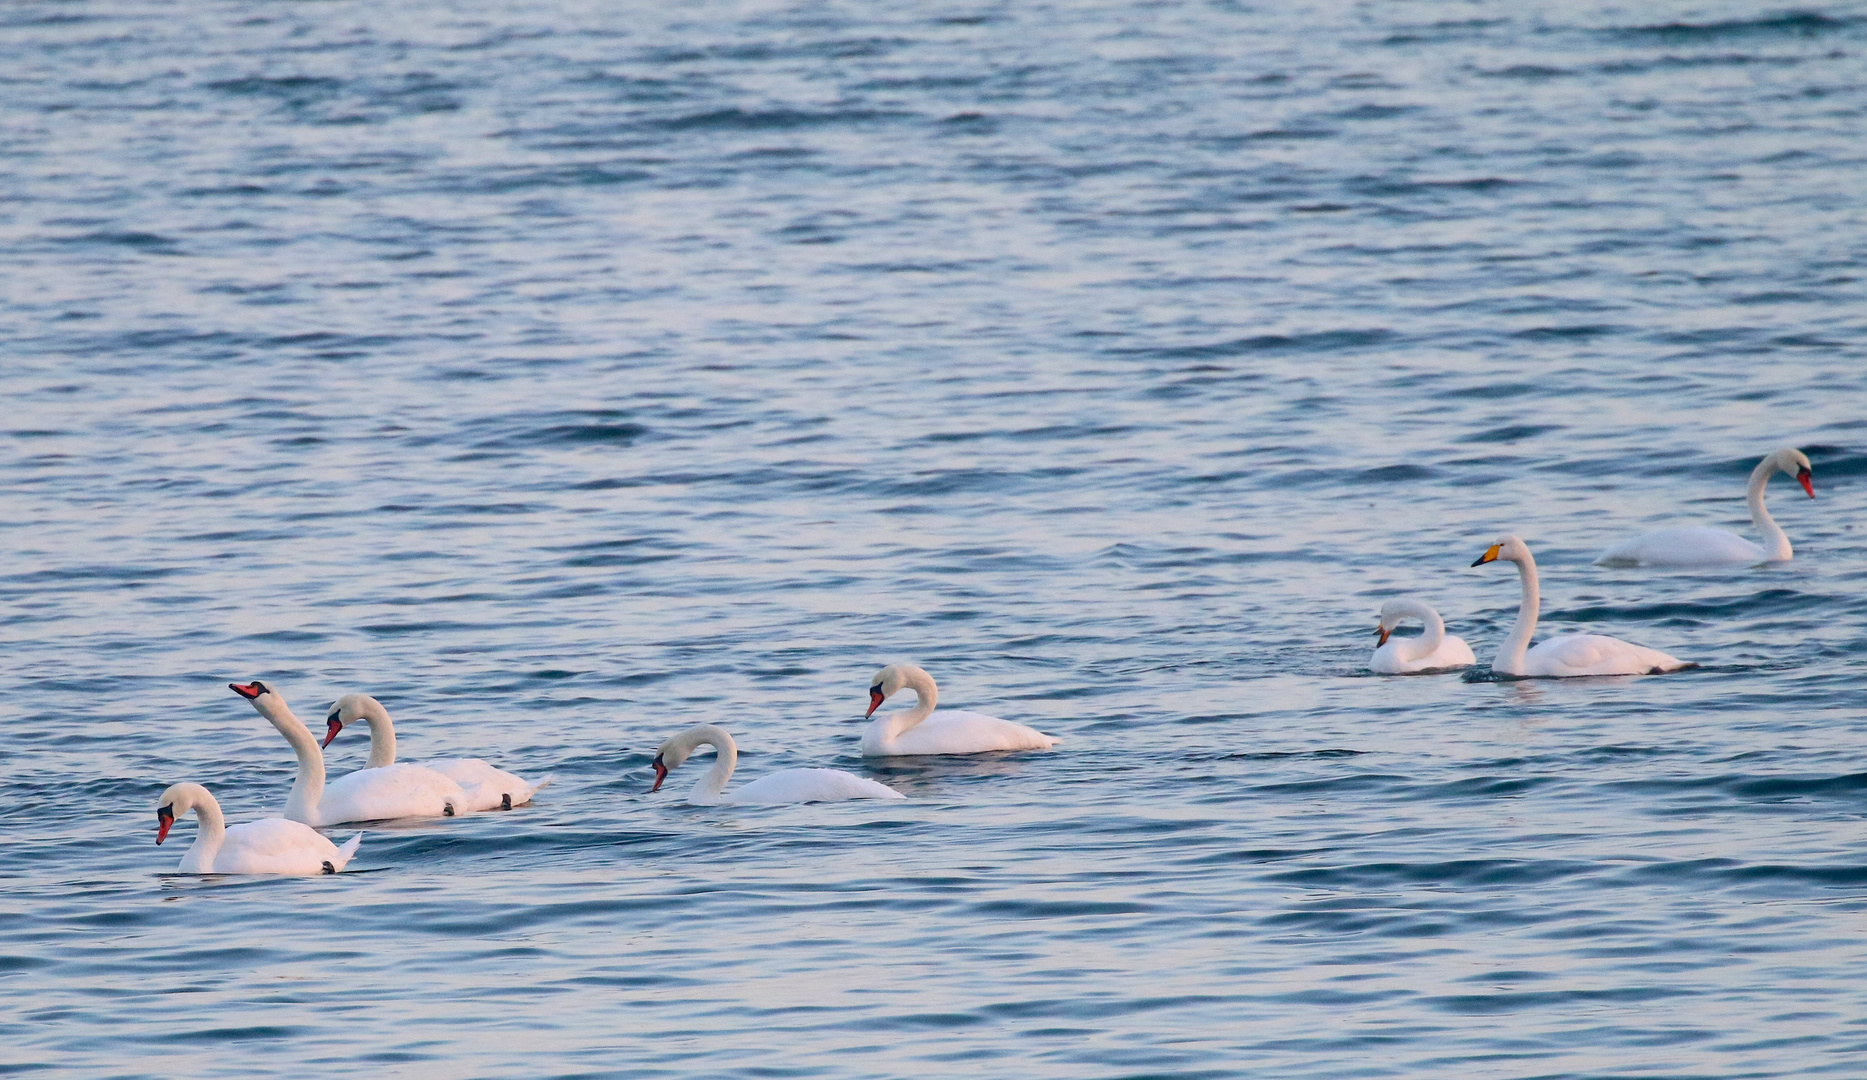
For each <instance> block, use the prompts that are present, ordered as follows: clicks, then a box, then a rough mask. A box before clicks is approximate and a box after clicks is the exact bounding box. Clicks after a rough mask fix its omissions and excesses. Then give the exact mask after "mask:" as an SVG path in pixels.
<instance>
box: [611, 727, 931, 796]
mask: <svg viewBox="0 0 1867 1080" xmlns="http://www.w3.org/2000/svg"><path fill="white" fill-rule="evenodd" d="M702 746H711V747H712V748H713V753H714V757H713V767H712V768H710V769H708V770H707V771H706V772H705V773H704V774H702V775H701V777H700V779H699V780H698V781H696V782H695V783H694V790H692V791H690V792H688V793H687V801H688V802H690V803H695V804H697V805H701V806H712V805H717V804H720V803H728V804H736V805H741V806H759V805H763V806H772V805H776V804H778V803H803V802H842V801H843V800H845V799H905V798H907V796H905V795H903V794H901V793H900V792H899V791H896V790H895V789H894V788H891V787H889V786H887V785H886V784H878V783H876V782H875V781H873V780H865V779H863V778H862V777H860V776H856V775H855V774H853V773H846V772H844V771H842V770H841V769H785V770H782V771H780V772H775V773H772V774H771V775H769V776H761V777H759V778H758V779H757V780H754V781H752V782H751V783H750V784H747V785H745V786H744V787H742V788H740V789H739V790H738V791H735V792H733V793H732V794H731V795H728V794H726V793H725V792H726V781H728V780H730V779H732V775H733V767H734V766H736V765H737V764H738V763H739V747H738V746H737V745H736V744H735V743H734V742H733V737H732V736H731V735H729V734H727V732H726V729H725V728H722V727H718V726H716V725H714V724H700V725H698V726H696V727H691V728H688V729H687V730H686V731H683V732H681V733H680V734H679V735H676V736H674V737H673V738H672V739H669V740H668V741H667V742H664V743H662V744H661V749H659V750H657V751H655V786H654V787H652V788H649V789H648V790H649V791H651V792H655V791H660V790H661V782H662V781H663V780H666V779H667V778H668V773H670V772H672V771H673V770H675V769H678V768H680V767H681V763H682V762H685V761H686V760H687V757H688V755H689V754H692V753H693V752H694V751H695V750H696V749H698V748H699V747H702Z"/></svg>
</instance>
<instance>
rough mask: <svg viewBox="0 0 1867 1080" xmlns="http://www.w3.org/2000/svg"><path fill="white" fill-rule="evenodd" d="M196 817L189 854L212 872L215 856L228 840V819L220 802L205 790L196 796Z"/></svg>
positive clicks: (197, 863)
mask: <svg viewBox="0 0 1867 1080" xmlns="http://www.w3.org/2000/svg"><path fill="white" fill-rule="evenodd" d="M194 819H195V826H196V828H195V837H194V845H193V846H192V847H190V848H189V849H188V855H189V857H190V858H192V859H193V860H194V861H195V865H197V866H200V867H202V868H203V870H204V871H206V872H212V870H213V868H214V856H216V855H218V854H220V846H221V845H222V844H224V843H226V841H227V819H226V817H225V816H224V815H222V814H221V812H220V803H219V802H218V801H217V800H216V799H215V798H214V796H212V795H210V794H208V793H207V792H206V791H205V790H203V791H202V792H200V793H199V794H197V795H196V796H195V801H194Z"/></svg>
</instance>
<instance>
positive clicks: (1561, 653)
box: [1472, 536, 1692, 679]
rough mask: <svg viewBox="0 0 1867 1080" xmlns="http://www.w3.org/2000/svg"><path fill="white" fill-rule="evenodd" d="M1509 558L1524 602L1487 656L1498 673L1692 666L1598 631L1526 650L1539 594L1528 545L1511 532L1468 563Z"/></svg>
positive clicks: (1549, 674)
mask: <svg viewBox="0 0 1867 1080" xmlns="http://www.w3.org/2000/svg"><path fill="white" fill-rule="evenodd" d="M1499 560H1502V561H1505V562H1514V563H1516V564H1517V576H1518V578H1519V579H1520V580H1521V581H1522V583H1523V603H1522V604H1521V605H1520V606H1519V607H1518V609H1517V625H1515V626H1513V627H1511V631H1510V636H1509V637H1507V638H1505V639H1504V643H1503V644H1502V645H1499V646H1498V650H1497V656H1495V657H1493V658H1492V660H1491V670H1492V671H1494V672H1496V673H1497V674H1499V675H1515V676H1518V677H1521V678H1542V679H1562V678H1571V677H1574V676H1578V675H1657V674H1659V673H1660V672H1663V671H1678V670H1679V669H1680V668H1685V667H1691V666H1692V665H1691V664H1689V663H1687V662H1686V661H1684V660H1680V659H1679V658H1677V657H1674V656H1668V655H1666V654H1665V653H1663V652H1660V651H1659V650H1658V649H1649V648H1647V647H1645V646H1643V645H1635V644H1633V643H1631V642H1627V641H1622V640H1621V639H1620V638H1612V637H1607V636H1605V635H1602V634H1564V635H1562V636H1560V637H1553V638H1550V639H1549V640H1547V641H1545V642H1543V643H1542V644H1541V645H1538V646H1537V647H1536V648H1534V649H1531V648H1529V644H1530V635H1531V634H1533V633H1535V632H1536V617H1537V609H1538V608H1539V607H1540V606H1541V605H1542V599H1543V594H1542V592H1541V590H1540V589H1539V587H1538V584H1537V576H1536V559H1535V558H1534V557H1533V556H1531V554H1530V547H1529V545H1527V544H1525V543H1524V542H1523V541H1522V540H1519V539H1518V538H1517V537H1515V536H1505V537H1502V538H1500V539H1499V540H1498V542H1497V543H1495V544H1492V545H1491V546H1490V547H1489V548H1488V549H1486V551H1485V553H1484V554H1483V555H1480V556H1478V558H1477V559H1475V560H1473V562H1472V565H1473V566H1483V565H1484V564H1485V563H1488V562H1496V561H1499Z"/></svg>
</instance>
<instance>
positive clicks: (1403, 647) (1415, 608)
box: [1368, 597, 1478, 675]
mask: <svg viewBox="0 0 1867 1080" xmlns="http://www.w3.org/2000/svg"><path fill="white" fill-rule="evenodd" d="M1405 619H1418V620H1420V621H1421V622H1423V623H1425V624H1426V633H1424V634H1422V635H1420V636H1419V637H1417V638H1394V639H1393V640H1391V641H1390V640H1388V639H1389V637H1390V636H1391V635H1392V634H1393V632H1394V627H1396V626H1399V625H1400V623H1401V622H1402V621H1403V620H1405ZM1374 632H1375V633H1376V634H1377V635H1379V637H1380V641H1378V642H1377V643H1376V645H1375V650H1374V656H1373V657H1371V658H1370V659H1369V660H1368V668H1369V670H1371V671H1373V672H1375V673H1376V674H1378V675H1412V674H1416V673H1418V672H1422V671H1445V670H1448V669H1450V668H1461V667H1469V666H1471V665H1472V664H1475V663H1477V662H1478V658H1477V657H1475V656H1473V655H1472V650H1471V646H1469V645H1467V644H1465V639H1464V638H1460V637H1453V636H1450V635H1448V634H1447V633H1446V624H1445V621H1444V620H1442V619H1441V618H1440V617H1439V612H1437V611H1434V610H1433V609H1432V606H1431V605H1430V604H1427V603H1425V602H1423V601H1420V600H1414V599H1412V598H1410V597H1409V598H1405V599H1400V600H1389V601H1388V602H1387V603H1385V604H1382V605H1381V624H1380V625H1379V626H1377V627H1375V630H1374Z"/></svg>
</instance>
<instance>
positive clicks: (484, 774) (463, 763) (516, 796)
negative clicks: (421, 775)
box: [425, 758, 551, 811]
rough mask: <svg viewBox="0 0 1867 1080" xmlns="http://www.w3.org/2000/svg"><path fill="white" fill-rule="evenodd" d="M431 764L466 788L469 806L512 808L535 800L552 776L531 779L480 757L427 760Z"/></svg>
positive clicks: (475, 808) (432, 767)
mask: <svg viewBox="0 0 1867 1080" xmlns="http://www.w3.org/2000/svg"><path fill="white" fill-rule="evenodd" d="M425 764H426V765H427V766H428V768H430V769H433V770H434V771H435V772H438V773H440V774H441V775H442V776H445V777H447V778H448V779H449V780H452V781H453V782H455V783H456V784H459V785H460V788H461V790H462V791H464V792H466V796H467V809H468V810H472V811H479V810H510V809H512V808H513V807H515V806H524V805H525V804H526V803H528V802H531V801H532V796H533V795H535V794H537V793H538V789H539V788H541V787H544V786H545V785H546V784H548V783H550V782H551V778H550V777H546V778H545V779H543V780H541V781H539V782H538V783H535V784H534V783H532V782H531V781H529V780H525V779H521V778H520V777H517V776H514V775H513V774H511V773H509V772H507V771H505V770H504V769H498V768H494V767H493V766H491V765H488V764H487V763H486V762H484V761H482V760H480V759H479V758H445V759H443V760H441V761H429V762H426V763H425Z"/></svg>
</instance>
